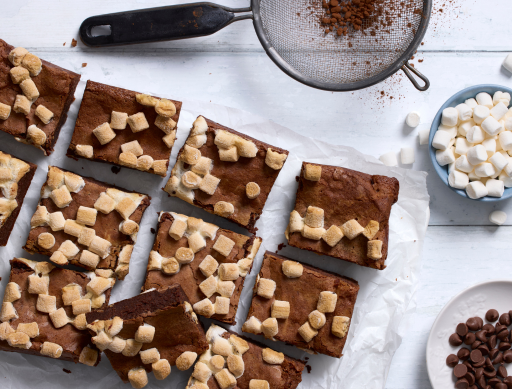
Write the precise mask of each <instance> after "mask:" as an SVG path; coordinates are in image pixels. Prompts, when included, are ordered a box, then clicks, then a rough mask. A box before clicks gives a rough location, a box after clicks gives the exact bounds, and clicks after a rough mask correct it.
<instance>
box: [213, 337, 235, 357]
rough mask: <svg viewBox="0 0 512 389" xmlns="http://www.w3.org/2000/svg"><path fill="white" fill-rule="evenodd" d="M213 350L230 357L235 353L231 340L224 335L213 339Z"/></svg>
mask: <svg viewBox="0 0 512 389" xmlns="http://www.w3.org/2000/svg"><path fill="white" fill-rule="evenodd" d="M211 351H212V353H213V354H217V355H222V356H223V357H228V356H230V355H231V354H233V347H232V346H231V343H229V340H227V339H224V338H222V337H216V338H214V339H213V343H212V348H211Z"/></svg>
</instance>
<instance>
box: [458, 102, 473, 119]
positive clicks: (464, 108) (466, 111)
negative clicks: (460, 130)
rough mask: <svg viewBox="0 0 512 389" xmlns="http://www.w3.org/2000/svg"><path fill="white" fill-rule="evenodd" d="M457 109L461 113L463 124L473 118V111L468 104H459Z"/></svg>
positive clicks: (460, 117)
mask: <svg viewBox="0 0 512 389" xmlns="http://www.w3.org/2000/svg"><path fill="white" fill-rule="evenodd" d="M455 109H456V110H457V111H458V112H459V119H460V121H461V122H465V121H466V120H469V119H471V117H472V116H473V110H472V109H471V108H470V107H469V106H468V105H467V104H464V103H462V104H459V105H457V106H456V107H455Z"/></svg>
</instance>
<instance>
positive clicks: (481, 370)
mask: <svg viewBox="0 0 512 389" xmlns="http://www.w3.org/2000/svg"><path fill="white" fill-rule="evenodd" d="M483 375H484V368H483V367H479V368H478V369H476V370H475V378H476V380H477V381H478V380H479V379H480V377H482V376H483Z"/></svg>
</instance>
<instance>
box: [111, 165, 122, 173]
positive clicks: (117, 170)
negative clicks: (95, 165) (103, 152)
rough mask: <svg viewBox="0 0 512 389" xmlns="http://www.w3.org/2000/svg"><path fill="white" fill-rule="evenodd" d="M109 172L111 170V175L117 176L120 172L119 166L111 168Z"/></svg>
mask: <svg viewBox="0 0 512 389" xmlns="http://www.w3.org/2000/svg"><path fill="white" fill-rule="evenodd" d="M110 170H112V173H114V174H117V173H119V172H120V171H121V168H120V167H119V166H112V167H111V168H110Z"/></svg>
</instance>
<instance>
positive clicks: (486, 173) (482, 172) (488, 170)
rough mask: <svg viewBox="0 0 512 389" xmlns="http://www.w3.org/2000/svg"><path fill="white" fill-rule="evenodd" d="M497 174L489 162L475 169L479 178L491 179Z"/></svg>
mask: <svg viewBox="0 0 512 389" xmlns="http://www.w3.org/2000/svg"><path fill="white" fill-rule="evenodd" d="M495 173H496V169H495V168H494V166H493V164H492V163H489V162H483V163H481V164H479V165H477V166H476V167H475V174H476V175H477V176H478V177H490V176H492V175H493V174H495Z"/></svg>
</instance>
